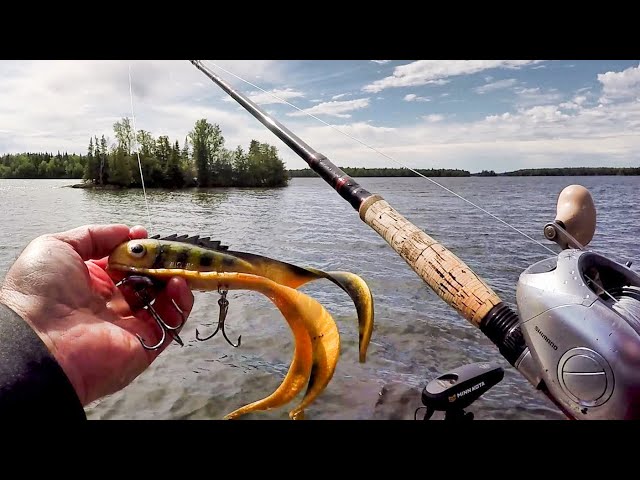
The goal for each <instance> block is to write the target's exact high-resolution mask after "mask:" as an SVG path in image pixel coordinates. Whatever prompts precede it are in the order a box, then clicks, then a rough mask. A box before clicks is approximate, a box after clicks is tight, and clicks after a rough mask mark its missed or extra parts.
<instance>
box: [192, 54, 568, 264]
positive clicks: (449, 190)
mask: <svg viewBox="0 0 640 480" xmlns="http://www.w3.org/2000/svg"><path fill="white" fill-rule="evenodd" d="M204 62H208V63H210V64H211V65H214V66H215V67H217V68H219V69H220V70H222V71H223V72H226V73H228V74H229V75H232V76H234V77H235V78H237V79H238V80H241V81H243V82H245V83H247V84H249V85H251V86H252V87H254V88H257V89H258V90H261V91H262V92H264V93H266V94H268V95H271V96H272V97H274V98H276V99H278V100H279V101H281V102H283V103H286V104H287V105H289V106H291V107H293V108H295V109H296V110H298V111H299V112H302V113H304V114H305V115H308V116H310V117H311V118H314V119H316V120H318V121H319V122H321V123H322V124H324V125H326V126H327V127H330V128H332V129H334V130H336V131H337V132H339V133H341V134H343V135H345V136H346V137H348V138H350V139H352V140H354V141H356V142H358V143H359V144H360V145H363V146H365V147H367V148H369V149H371V150H373V151H374V152H376V153H378V154H380V155H382V156H383V157H385V158H388V159H389V160H391V161H392V162H395V163H396V164H398V165H400V166H402V167H404V168H406V169H407V170H410V171H412V172H413V173H415V174H416V175H418V176H420V177H422V178H425V179H427V180H429V181H430V182H431V183H433V184H435V185H437V186H438V187H440V188H442V189H444V190H446V191H447V192H449V193H450V194H452V195H455V196H456V197H458V198H459V199H460V200H463V201H465V202H467V203H468V204H469V205H472V206H473V207H475V208H477V209H478V210H480V211H482V212H484V213H486V214H487V215H489V216H490V217H493V218H494V219H495V220H497V221H499V222H501V223H503V224H504V225H506V226H507V227H509V228H511V229H513V230H515V231H516V232H518V233H519V234H520V235H522V236H524V237H526V238H528V239H529V240H531V241H532V242H534V243H536V244H538V245H540V246H541V247H542V248H544V249H545V250H547V251H548V252H550V253H551V254H553V255H556V254H557V253H556V252H554V251H553V250H552V249H551V248H549V247H548V246H546V245H545V244H543V243H542V242H539V241H538V240H536V239H535V238H533V237H531V236H529V235H527V234H526V233H525V232H523V231H521V230H520V229H518V228H516V227H514V226H513V225H510V224H509V223H507V222H506V221H504V220H502V219H501V218H499V217H498V216H496V215H494V214H493V213H491V212H489V211H487V210H485V209H484V208H482V207H481V206H479V205H476V204H475V203H473V202H472V201H471V200H467V199H466V198H464V197H463V196H462V195H460V194H458V193H456V192H454V191H453V190H451V189H449V188H447V187H445V186H444V185H442V184H440V183H438V182H436V181H435V180H433V179H432V178H429V177H427V176H426V175H423V174H422V173H420V172H418V171H416V170H414V169H413V168H411V167H408V166H407V165H405V164H403V163H402V162H400V161H398V160H395V159H394V158H393V157H390V156H389V155H387V154H386V153H384V152H381V151H380V150H378V149H377V148H375V147H372V146H370V145H368V144H367V143H365V142H363V141H362V140H359V139H358V138H356V137H354V136H352V135H350V134H348V133H347V132H343V131H342V130H340V129H339V128H337V127H335V126H333V125H331V124H329V123H327V122H325V121H324V120H322V119H321V118H318V117H316V116H315V115H313V114H311V113H309V112H307V111H305V110H303V109H301V108H299V107H297V106H295V105H294V104H292V103H291V102H288V101H287V100H284V99H283V98H280V97H278V96H277V95H275V94H274V93H272V92H268V91H266V90H265V89H264V88H261V87H259V86H258V85H255V84H253V83H251V82H250V81H248V80H245V79H244V78H242V77H240V76H238V75H236V74H235V73H233V72H230V71H228V70H226V69H224V68H223V67H221V66H219V65H216V64H215V63H213V62H211V61H209V60H204Z"/></svg>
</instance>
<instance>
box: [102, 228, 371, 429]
mask: <svg viewBox="0 0 640 480" xmlns="http://www.w3.org/2000/svg"><path fill="white" fill-rule="evenodd" d="M108 268H109V269H110V270H114V271H119V272H124V273H125V274H126V276H125V278H124V279H123V280H122V281H121V282H119V284H125V283H130V284H133V285H134V289H135V290H136V292H137V293H138V296H139V298H140V299H141V300H142V303H143V304H144V305H145V306H146V307H147V309H148V310H149V311H150V313H151V314H152V316H153V317H154V319H155V320H156V322H157V323H158V325H159V326H160V327H161V328H162V331H163V335H162V338H161V339H160V341H159V342H158V343H157V344H156V345H153V346H148V345H146V344H145V343H144V341H143V340H142V338H141V337H139V336H138V338H139V339H140V341H141V342H142V345H143V346H144V347H145V348H147V349H156V348H160V346H161V345H162V344H163V343H164V340H165V338H166V332H169V333H171V334H172V335H173V337H174V339H176V341H177V342H178V343H180V344H182V340H181V339H180V337H179V336H178V335H177V333H176V330H178V329H179V328H180V327H181V326H182V324H183V323H184V316H183V322H182V323H181V324H180V325H179V326H177V327H171V326H169V325H167V324H166V323H165V322H164V321H163V320H162V318H160V316H159V315H158V314H157V313H156V312H155V311H154V310H153V307H152V298H151V294H150V293H149V292H150V291H151V290H152V289H153V288H152V287H154V286H157V285H156V284H158V283H159V284H162V283H163V282H165V281H168V280H169V279H170V278H171V277H174V276H178V277H182V278H184V279H185V280H186V281H187V283H188V284H189V287H190V288H192V289H193V290H198V291H218V293H220V294H221V298H220V300H219V301H218V304H219V305H220V316H219V320H218V328H217V329H216V331H215V332H214V333H213V334H211V335H209V336H208V337H205V338H202V337H200V334H199V331H198V330H197V329H196V337H197V338H198V340H207V339H209V338H211V337H213V336H215V335H216V334H217V332H218V331H222V334H223V335H224V337H225V339H226V340H227V342H228V343H229V344H231V345H232V346H234V347H238V346H240V341H241V338H238V342H237V344H233V343H232V342H231V341H230V340H229V339H228V337H227V336H226V333H225V331H224V321H225V318H226V313H227V309H228V305H229V303H228V301H227V299H226V294H227V292H228V291H229V290H252V291H256V292H259V293H262V294H263V295H265V296H266V297H268V298H269V299H270V300H271V301H272V302H273V303H274V304H275V305H276V306H277V307H278V309H279V310H280V312H281V313H282V314H283V316H284V317H285V319H286V321H287V323H288V324H289V327H290V328H291V331H292V333H293V337H294V341H295V347H294V353H293V360H292V363H291V366H290V367H289V371H288V372H287V375H286V376H285V378H284V380H283V382H282V383H281V385H280V386H279V387H278V388H277V389H276V391H275V392H273V393H272V394H271V395H269V396H268V397H266V398H263V399H262V400H258V401H256V402H253V403H251V404H248V405H246V406H244V407H241V408H239V409H237V410H236V411H234V412H232V413H230V414H228V415H226V416H225V418H226V419H232V418H237V417H239V416H241V415H245V414H247V413H250V412H253V411H256V410H267V409H272V408H276V407H280V406H283V405H285V404H286V403H289V402H290V401H291V400H292V399H293V398H295V397H296V396H297V394H298V393H300V392H301V391H302V389H303V388H304V386H305V384H307V390H306V392H305V395H304V397H303V399H302V400H301V402H300V404H299V405H298V406H297V407H296V408H295V409H293V410H292V411H291V412H290V413H289V417H290V418H292V419H302V418H304V409H305V408H306V407H307V406H309V405H310V404H311V403H312V402H313V401H314V400H315V399H316V398H317V397H318V395H320V393H322V391H323V390H324V389H325V388H326V386H327V385H328V384H329V382H330V380H331V378H332V376H333V373H334V371H335V368H336V365H337V361H338V357H339V353H340V337H339V332H338V328H337V325H336V323H335V320H334V319H333V318H332V317H331V315H330V314H329V313H328V312H327V310H326V309H325V308H324V307H323V306H322V305H321V304H320V303H319V302H318V301H316V300H315V299H313V298H311V297H310V296H308V295H306V294H304V293H302V292H299V291H298V290H297V288H299V287H300V286H302V285H304V284H306V283H308V282H310V281H313V280H318V279H321V278H325V279H327V280H330V281H332V282H333V283H334V284H336V285H338V286H339V287H340V288H342V290H344V291H345V292H346V293H347V294H348V295H349V296H350V298H351V299H352V301H353V302H354V304H355V307H356V311H357V314H358V329H359V361H360V362H361V363H364V362H365V361H366V353H367V348H368V345H369V342H370V340H371V334H372V331H373V319H374V305H373V297H372V295H371V291H370V289H369V287H368V285H367V284H366V282H365V281H364V280H363V279H362V278H361V277H359V276H358V275H355V274H353V273H350V272H343V271H331V272H324V271H322V270H317V269H314V268H310V267H299V266H297V265H293V264H290V263H286V262H282V261H279V260H275V259H272V258H269V257H265V256H261V255H255V254H251V253H246V252H238V251H232V250H229V247H228V246H226V245H222V244H221V243H220V242H219V241H212V240H210V238H209V237H206V238H205V237H199V236H197V235H196V236H192V237H189V236H187V235H183V236H177V235H171V236H168V237H164V238H160V236H159V235H156V236H154V237H150V238H147V239H138V240H130V241H128V242H125V243H123V244H121V245H119V246H118V247H117V248H116V249H115V250H114V251H113V252H112V254H111V255H110V257H109V261H108ZM174 306H175V308H176V309H178V311H180V309H179V307H178V306H177V305H175V304H174Z"/></svg>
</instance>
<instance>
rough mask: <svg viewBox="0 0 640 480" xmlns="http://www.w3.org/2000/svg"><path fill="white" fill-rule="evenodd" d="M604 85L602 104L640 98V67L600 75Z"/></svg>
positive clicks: (600, 80)
mask: <svg viewBox="0 0 640 480" xmlns="http://www.w3.org/2000/svg"><path fill="white" fill-rule="evenodd" d="M598 81H599V82H600V83H601V84H602V97H601V100H600V101H601V102H603V103H605V102H609V101H612V100H618V99H623V98H632V97H640V65H638V66H637V67H629V68H627V69H626V70H623V71H622V72H607V73H601V74H599V75H598Z"/></svg>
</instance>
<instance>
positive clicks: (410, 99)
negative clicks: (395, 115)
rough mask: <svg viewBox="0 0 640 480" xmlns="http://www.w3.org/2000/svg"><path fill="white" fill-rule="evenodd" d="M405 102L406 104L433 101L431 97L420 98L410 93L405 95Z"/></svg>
mask: <svg viewBox="0 0 640 480" xmlns="http://www.w3.org/2000/svg"><path fill="white" fill-rule="evenodd" d="M403 100H404V101H405V102H430V101H431V99H430V98H429V97H420V96H418V95H416V94H415V93H409V94H407V95H405V96H404V98H403Z"/></svg>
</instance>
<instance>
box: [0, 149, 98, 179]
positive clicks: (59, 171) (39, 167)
mask: <svg viewBox="0 0 640 480" xmlns="http://www.w3.org/2000/svg"><path fill="white" fill-rule="evenodd" d="M86 161H87V157H86V156H83V155H76V154H69V153H67V152H65V153H60V152H58V153H57V154H55V155H54V154H53V153H31V152H26V153H19V154H16V155H13V154H6V155H2V156H0V178H69V179H71V178H82V176H83V175H84V171H85V165H86Z"/></svg>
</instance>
